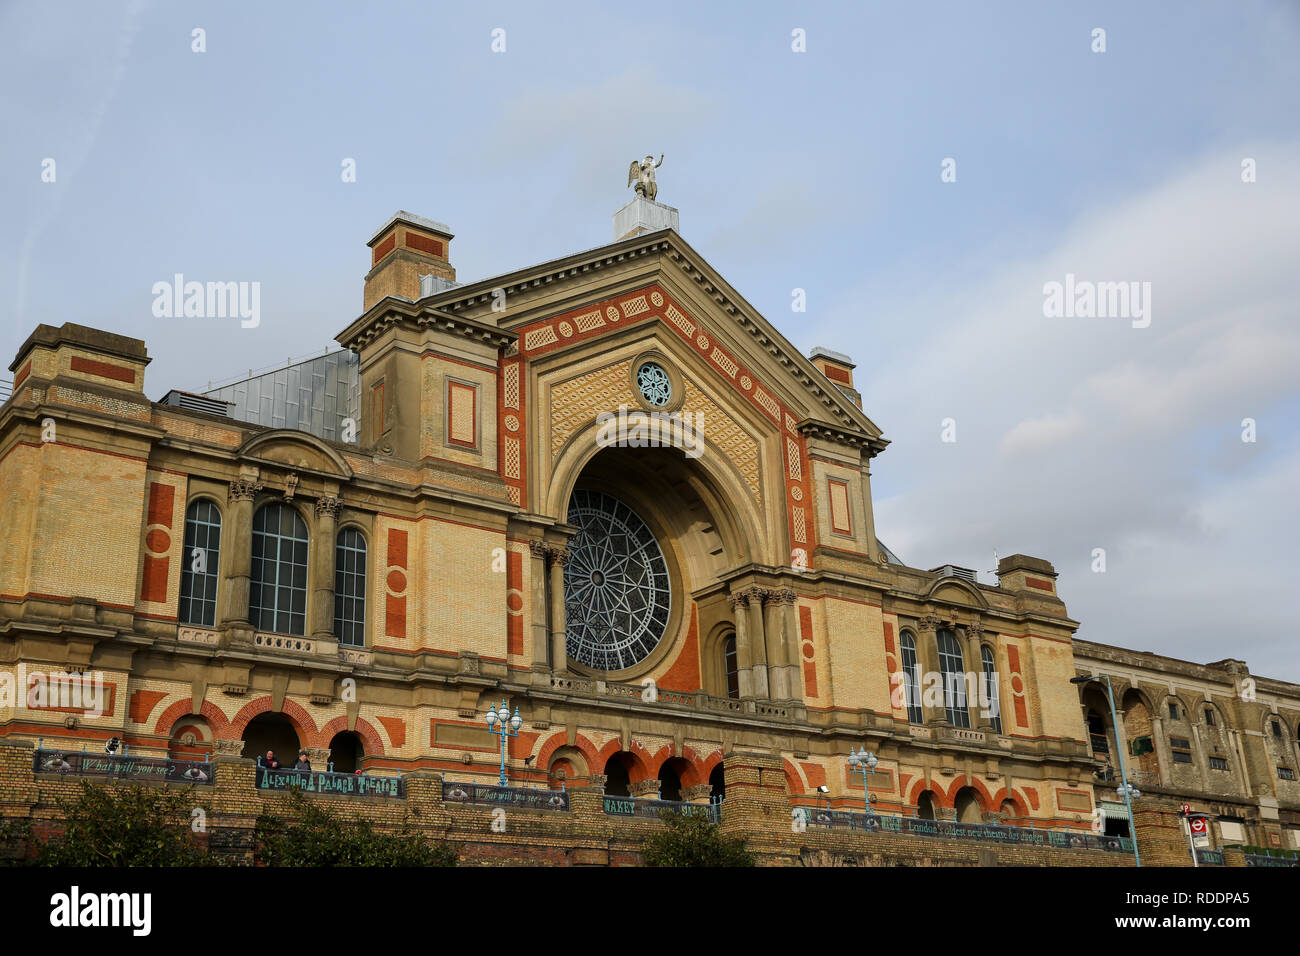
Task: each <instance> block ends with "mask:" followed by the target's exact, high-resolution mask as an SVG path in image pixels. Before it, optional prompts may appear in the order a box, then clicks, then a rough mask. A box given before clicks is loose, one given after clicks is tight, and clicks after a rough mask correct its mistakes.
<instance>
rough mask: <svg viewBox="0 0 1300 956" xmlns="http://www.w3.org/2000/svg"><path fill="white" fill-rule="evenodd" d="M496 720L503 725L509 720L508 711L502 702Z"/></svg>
mask: <svg viewBox="0 0 1300 956" xmlns="http://www.w3.org/2000/svg"><path fill="white" fill-rule="evenodd" d="M497 719H498V720H499V721H501V723H503V724H504V723H505V722H506V721H507V720H509V719H510V709H509V708H508V707H506V702H505V701H504V700H503V701H502V702H501V709H500V710H499V711H497Z"/></svg>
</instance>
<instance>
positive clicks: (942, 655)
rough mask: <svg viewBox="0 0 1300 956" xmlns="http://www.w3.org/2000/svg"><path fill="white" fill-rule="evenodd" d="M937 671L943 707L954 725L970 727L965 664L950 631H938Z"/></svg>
mask: <svg viewBox="0 0 1300 956" xmlns="http://www.w3.org/2000/svg"><path fill="white" fill-rule="evenodd" d="M939 673H940V674H941V675H942V677H943V709H944V714H945V716H946V717H947V718H948V723H950V724H952V725H953V726H954V727H970V712H969V711H967V710H966V664H965V662H964V661H963V660H962V656H961V645H960V644H958V643H957V638H956V637H954V636H953V633H952V631H940V632H939Z"/></svg>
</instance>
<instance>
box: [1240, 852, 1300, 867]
mask: <svg viewBox="0 0 1300 956" xmlns="http://www.w3.org/2000/svg"><path fill="white" fill-rule="evenodd" d="M1246 865H1247V866H1300V862H1297V861H1296V860H1295V858H1294V857H1286V856H1265V855H1264V854H1262V853H1247V854H1246Z"/></svg>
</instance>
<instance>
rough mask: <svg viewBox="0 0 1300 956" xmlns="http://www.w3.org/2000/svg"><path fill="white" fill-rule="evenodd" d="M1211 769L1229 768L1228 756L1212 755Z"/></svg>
mask: <svg viewBox="0 0 1300 956" xmlns="http://www.w3.org/2000/svg"><path fill="white" fill-rule="evenodd" d="M1210 769H1211V770H1227V769H1228V760H1227V758H1226V757H1211V758H1210Z"/></svg>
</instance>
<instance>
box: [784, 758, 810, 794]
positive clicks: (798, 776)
mask: <svg viewBox="0 0 1300 956" xmlns="http://www.w3.org/2000/svg"><path fill="white" fill-rule="evenodd" d="M781 769H782V770H783V771H784V772H785V790H786V793H787V794H789V795H790V796H792V797H801V796H803V795H804V794H806V793H807V792H808V784H807V783H806V782H805V781H804V779H803V774H802V773H800V772H799V768H798V767H796V766H795V765H794V764H792V763H791V762H790V761H789V760H786V759H784V758H782V760H781Z"/></svg>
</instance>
